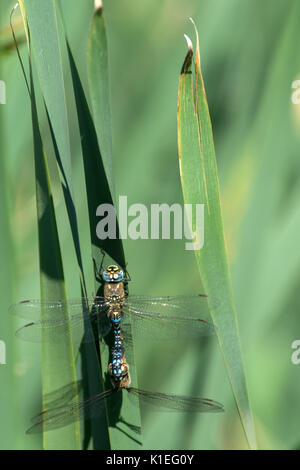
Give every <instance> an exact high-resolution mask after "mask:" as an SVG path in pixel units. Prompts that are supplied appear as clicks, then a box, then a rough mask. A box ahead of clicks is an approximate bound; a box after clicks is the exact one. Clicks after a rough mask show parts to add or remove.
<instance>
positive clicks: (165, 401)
mask: <svg viewBox="0 0 300 470" xmlns="http://www.w3.org/2000/svg"><path fill="white" fill-rule="evenodd" d="M127 392H128V394H129V396H131V397H134V398H135V399H136V398H138V399H139V401H140V402H141V404H142V405H145V406H146V407H148V408H151V410H152V411H176V412H195V413H220V412H223V411H224V406H223V405H222V404H221V403H219V402H217V401H214V400H210V399H209V398H198V397H188V396H184V395H173V394H167V393H159V392H151V391H148V390H141V389H138V388H134V387H130V388H128V389H127Z"/></svg>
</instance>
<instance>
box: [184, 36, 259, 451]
mask: <svg viewBox="0 0 300 470" xmlns="http://www.w3.org/2000/svg"><path fill="white" fill-rule="evenodd" d="M196 34H197V31H196ZM187 40H188V46H189V50H188V53H187V55H186V58H185V61H184V63H183V66H182V70H181V74H180V80H179V93H178V150H179V159H180V174H181V182H182V190H183V196H184V201H185V203H186V204H193V205H196V204H204V210H205V218H204V245H203V247H202V246H201V245H202V241H201V240H200V239H199V237H198V235H197V232H196V229H197V225H196V214H195V210H194V211H193V216H192V218H191V220H190V225H191V228H192V230H193V232H195V233H196V243H198V246H197V249H196V250H195V254H196V259H197V263H198V267H199V271H200V275H201V280H202V283H203V286H204V289H205V292H206V294H207V295H208V302H209V306H210V311H211V316H212V320H213V322H214V325H215V327H216V333H217V337H218V341H219V346H220V349H221V352H222V355H223V359H224V363H225V367H226V371H227V374H228V378H229V380H230V384H231V387H232V391H233V395H234V398H235V401H236V405H237V408H238V412H239V415H240V419H241V423H242V425H243V428H244V431H245V434H246V438H247V440H248V443H249V446H250V447H251V448H255V447H256V441H255V432H254V426H253V420H252V415H251V409H250V405H249V399H248V392H247V385H246V379H245V371H244V366H243V360H242V354H241V347H240V339H239V331H238V325H237V317H236V311H235V305H234V301H233V296H232V288H231V278H230V272H229V268H228V262H227V255H226V250H225V241H224V234H223V223H222V216H221V207H220V196H219V182H218V174H217V166H216V157H215V150H214V142H213V134H212V127H211V121H210V115H209V110H208V104H207V101H206V95H205V90H204V83H203V78H202V74H201V70H200V55H199V41H198V34H197V50H196V57H195V88H194V83H193V57H194V53H193V48H192V43H191V41H190V40H189V38H187Z"/></svg>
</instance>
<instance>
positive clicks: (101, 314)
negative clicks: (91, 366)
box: [14, 265, 224, 434]
mask: <svg viewBox="0 0 300 470" xmlns="http://www.w3.org/2000/svg"><path fill="white" fill-rule="evenodd" d="M102 279H103V281H104V283H105V284H104V296H103V297H97V298H95V297H94V298H92V299H88V300H87V299H80V300H79V301H71V302H68V303H66V302H56V303H53V302H50V303H49V302H43V303H41V302H39V301H25V302H21V303H20V304H18V305H17V306H16V307H15V309H17V311H18V312H19V313H21V314H24V312H25V313H26V315H27V312H32V311H33V312H38V315H40V314H41V313H45V311H46V314H48V316H49V319H46V320H40V319H39V318H40V317H39V316H38V320H36V321H33V322H31V323H29V324H27V325H25V326H24V327H22V328H21V329H20V330H18V331H17V335H18V336H20V337H23V338H24V337H26V335H27V338H30V339H31V340H32V339H37V338H38V339H39V340H40V339H41V337H43V336H40V334H41V331H42V330H43V329H46V330H47V333H48V332H49V333H50V335H49V337H50V339H51V340H52V339H53V340H54V339H56V340H57V337H58V336H59V334H58V331H59V330H60V327H63V330H62V331H63V334H62V335H61V336H62V337H64V334H65V331H64V327H66V326H67V323H68V322H70V323H71V324H72V328H74V327H75V325H77V323H78V321H79V318H81V319H82V313H83V310H84V308H85V306H86V311H85V312H84V313H85V314H87V316H88V318H89V319H91V318H92V321H93V320H94V321H95V322H97V324H100V331H101V332H102V335H104V336H105V334H107V333H108V331H110V330H112V333H113V344H112V347H111V351H110V353H111V354H110V358H111V359H110V360H111V362H110V363H109V364H108V374H109V376H110V379H111V384H112V388H111V389H109V390H106V391H104V392H102V393H100V394H98V395H95V396H93V397H90V398H88V399H86V400H85V401H82V402H76V401H74V400H72V394H71V397H70V396H69V392H68V390H66V389H65V390H64V391H63V394H62V397H61V398H59V397H57V394H54V396H55V400H54V403H53V405H55V406H51V403H50V404H49V405H48V406H46V409H45V410H43V411H42V412H41V413H39V414H38V415H37V416H36V417H35V418H33V425H32V426H31V428H30V429H29V430H28V431H27V433H29V434H31V433H35V432H41V431H49V430H53V429H56V428H58V427H63V426H66V425H68V424H70V423H71V422H73V421H76V420H78V419H87V418H93V417H94V416H99V415H101V414H102V413H103V411H104V409H105V404H106V401H107V400H109V399H112V398H113V397H115V396H116V395H115V394H116V393H118V394H120V393H128V394H129V396H130V397H132V398H133V399H138V400H139V401H141V402H142V403H145V404H147V405H148V406H149V405H150V406H151V407H152V408H154V409H162V410H168V411H185V412H221V411H224V408H223V405H222V404H221V403H219V402H217V401H214V400H211V399H207V398H198V397H187V396H183V395H173V394H166V393H160V392H152V391H149V390H142V389H139V388H135V387H132V386H131V378H130V371H129V364H128V362H127V360H126V356H125V352H126V347H125V343H124V336H126V328H124V318H125V319H126V318H127V315H128V316H129V315H131V317H132V318H133V320H137V321H138V322H139V321H140V320H141V319H142V325H146V324H147V320H149V324H150V326H151V324H152V323H153V322H157V323H158V325H159V327H160V329H161V330H162V329H163V328H162V325H163V324H164V323H165V325H166V326H167V329H166V333H167V335H169V336H170V335H171V332H174V331H176V329H179V333H180V335H181V333H182V327H183V326H185V327H188V330H189V331H188V333H189V335H192V334H193V333H195V330H197V334H210V333H211V332H212V325H211V324H210V323H209V322H207V321H206V320H204V319H199V318H195V319H193V318H190V317H183V316H182V315H181V314H180V312H181V311H182V309H183V308H184V311H185V312H189V311H191V308H192V307H191V306H192V305H193V304H192V303H189V302H186V301H187V300H188V299H190V297H187V296H176V297H146V296H133V300H132V298H131V297H129V296H128V295H127V285H126V283H127V282H128V279H127V277H125V273H124V271H123V270H122V269H120V268H119V267H118V266H116V265H110V266H108V267H107V269H106V270H104V271H103V272H102ZM204 298H205V296H201V295H200V296H194V299H193V300H197V301H199V299H204ZM70 308H71V316H70V318H69V319H68V320H66V318H65V312H66V310H67V309H70ZM15 309H14V310H15ZM60 309H62V310H60ZM68 312H70V310H68ZM52 317H54V318H52ZM125 326H126V324H125ZM147 327H148V325H147ZM172 328H173V329H172ZM28 332H29V333H28ZM150 332H151V330H149V329H148V330H147V331H146V334H147V335H148V336H151V337H152V335H151V334H149V333H150ZM28 335H29V336H28ZM46 336H48V335H46ZM74 390H75V388H74V387H73V389H71V392H73V394H74V395H75V393H74ZM68 396H69V398H68ZM118 396H120V395H118Z"/></svg>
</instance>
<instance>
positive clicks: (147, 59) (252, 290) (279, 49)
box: [0, 0, 300, 449]
mask: <svg viewBox="0 0 300 470" xmlns="http://www.w3.org/2000/svg"><path fill="white" fill-rule="evenodd" d="M13 5H14V2H13V1H11V0H1V5H0V28H1V29H0V80H3V81H5V83H6V92H7V95H6V101H7V103H6V104H5V105H0V188H1V197H0V260H1V269H0V306H1V316H0V340H2V341H5V344H6V353H7V357H6V362H7V363H6V365H0V416H1V419H0V448H1V449H31V448H33V449H38V448H40V447H41V437H40V436H37V437H36V436H34V437H32V436H26V435H25V433H24V431H25V429H26V428H27V427H28V425H29V422H30V418H31V416H32V415H33V414H35V413H36V412H37V411H39V408H40V404H41V388H40V381H41V374H40V347H39V346H38V345H34V344H29V343H21V342H20V341H17V339H16V338H15V336H14V331H15V330H16V328H17V327H18V325H19V323H18V322H17V320H16V319H15V318H10V317H9V314H8V307H9V305H10V304H11V303H14V302H17V301H19V300H22V299H24V298H38V297H39V270H38V250H37V225H36V206H35V183H34V170H33V168H34V166H33V165H34V163H33V149H32V130H31V121H30V101H29V98H28V95H27V91H26V88H25V83H24V79H23V76H22V74H21V69H20V65H19V62H18V60H17V55H16V52H15V50H14V47H13V43H12V38H11V34H10V31H9V27H8V26H9V13H10V10H11V8H12V7H13ZM61 5H62V9H63V12H64V18H65V22H66V27H67V31H68V35H69V37H70V41H71V44H72V46H73V50H74V52H76V60H77V62H78V63H79V64H80V66H81V73H83V79H84V80H86V77H85V76H84V73H85V69H86V47H87V34H88V27H89V23H90V20H91V14H92V11H93V1H92V0H89V1H87V0H77V1H76V8H74V2H73V1H72V0H63V1H61ZM104 7H105V19H106V24H107V29H108V43H109V61H110V79H111V90H110V92H111V103H112V121H113V122H112V123H113V138H114V175H115V183H116V189H117V195H126V196H127V197H128V205H129V204H133V203H136V202H138V203H143V204H146V205H150V204H151V203H163V202H164V203H168V204H172V203H176V202H177V203H181V204H182V202H183V201H182V193H181V187H180V179H179V167H178V155H177V123H176V109H177V88H178V79H179V72H180V68H181V65H182V62H183V59H184V56H185V53H186V43H185V41H184V38H183V34H184V33H187V34H189V35H193V31H192V26H191V25H190V23H188V21H187V18H188V17H190V16H192V17H193V18H194V20H195V22H196V24H197V27H198V29H199V35H200V48H201V63H202V71H203V75H204V80H205V86H206V92H207V97H208V103H209V107H210V112H211V118H212V124H213V130H214V137H215V145H216V155H217V162H218V170H219V177H220V185H221V203H222V210H223V219H224V225H225V236H226V242H227V248H228V255H229V260H230V264H231V273H232V280H233V291H234V297H235V301H236V306H237V312H238V322H239V327H240V332H241V343H242V350H243V355H244V361H245V367H246V374H247V380H248V386H249V395H250V401H251V405H252V409H253V414H254V419H255V426H256V431H257V435H258V442H259V447H260V448H270V449H292V448H298V447H299V446H300V432H299V426H298V420H299V417H298V416H299V414H300V405H299V403H298V402H299V400H298V394H299V387H300V379H299V373H300V365H299V366H296V365H293V364H292V362H291V355H292V352H293V350H292V348H291V344H292V342H293V341H294V340H296V339H299V338H300V324H299V320H298V310H299V308H298V304H299V288H298V279H299V274H300V273H299V271H300V250H299V248H298V238H299V233H300V204H299V201H300V185H299V179H300V163H299V143H300V142H299V141H300V105H295V104H293V103H292V100H291V97H292V93H293V89H292V83H293V81H294V80H296V79H299V78H300V54H299V50H298V49H299V48H298V41H299V39H298V34H299V27H300V4H299V2H298V1H297V0H289V2H286V1H284V0H277V2H276V7H274V2H273V1H272V0H262V1H258V0H242V1H240V0H226V1H225V0H201V1H197V0H186V1H185V2H182V1H180V0H152V1H147V2H146V1H145V2H140V1H138V0H131V1H130V2H129V1H125V0H111V1H110V2H108V1H106V2H104ZM14 21H15V24H16V30H17V31H18V38H19V40H20V41H22V38H23V35H22V28H21V23H19V25H18V21H19V20H18V15H16V17H15V20H14ZM21 52H22V55H23V57H24V59H25V61H26V49H25V47H24V46H23V47H22V48H21ZM65 67H66V79H67V80H69V75H68V73H69V72H68V70H67V62H66V64H65ZM69 98H70V104H69V106H70V108H69V111H70V122H71V124H72V125H71V127H70V133H71V145H72V156H73V166H74V174H75V178H76V168H80V166H81V162H80V161H79V159H80V158H81V151H80V145H79V144H80V140H79V139H80V136H79V133H78V126H77V123H76V119H75V116H74V113H72V110H73V109H74V108H73V106H74V103H72V97H71V96H70V97H69ZM73 116H74V117H73ZM72 120H74V122H72ZM74 189H75V196H76V202H77V209H78V211H79V221H80V222H81V227H80V230H81V232H82V233H83V236H86V237H88V236H89V235H88V231H87V230H88V227H87V224H86V214H85V213H83V212H84V211H85V204H84V198H82V188H81V187H80V185H79V184H78V185H75V188H74ZM55 203H56V205H57V210H58V213H59V209H60V204H61V205H62V200H60V199H59V197H57V199H56V201H55ZM85 227H86V232H85ZM68 236H69V234H68V233H67V232H66V236H65V237H64V239H63V240H62V242H63V251H64V261H65V266H66V270H67V276H68V277H67V288H68V293H69V295H72V292H73V291H75V287H74V279H75V273H73V271H72V266H74V252H73V251H72V248H71V247H70V240H69V238H68ZM87 239H88V238H87ZM124 249H125V253H126V259H127V261H128V269H129V271H130V275H131V278H132V282H131V284H130V292H131V293H141V294H142V293H143V294H150V295H151V294H152V295H160V294H161V295H172V294H180V293H182V294H184V293H187V294H188V293H193V292H194V293H195V292H198V291H199V275H198V272H197V267H196V263H195V258H194V254H193V252H189V251H185V249H184V241H179V240H175V241H174V240H170V241H167V240H152V241H151V240H135V241H134V240H125V241H124ZM76 282H77V278H76ZM73 295H74V294H73ZM298 325H299V326H298ZM168 346H169V345H168ZM137 362H138V364H137V365H138V381H139V386H140V387H141V388H145V389H147V388H149V389H152V390H158V391H165V392H173V393H182V394H187V395H188V394H190V395H203V396H207V397H209V398H214V399H217V400H218V401H220V402H222V403H224V405H225V408H226V413H224V414H223V415H215V416H214V415H211V416H210V415H206V416H205V415H203V416H201V415H198V416H196V415H193V416H188V415H183V414H178V415H173V414H171V415H170V414H164V413H143V415H142V423H143V442H144V446H145V447H146V448H154V449H171V448H178V449H189V448H191V449H224V448H233V449H239V448H245V446H246V443H245V439H244V435H243V431H242V427H241V424H240V421H239V418H238V415H237V412H236V409H235V404H234V400H233V397H232V393H231V389H230V387H229V384H228V380H227V376H226V374H225V371H224V365H223V361H222V358H221V356H220V353H219V350H218V346H217V344H216V341H215V340H213V339H210V340H202V341H201V343H197V342H190V343H189V344H186V342H182V344H180V343H177V344H174V345H171V347H168V348H166V347H164V346H163V345H157V344H156V343H155V347H153V345H152V344H151V342H149V343H148V344H147V343H142V342H138V345H137Z"/></svg>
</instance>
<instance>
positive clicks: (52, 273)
mask: <svg viewBox="0 0 300 470" xmlns="http://www.w3.org/2000/svg"><path fill="white" fill-rule="evenodd" d="M21 6H22V13H23V18H24V24H25V29H26V31H28V30H27V23H26V16H25V10H24V5H23V4H22V5H21ZM27 38H29V34H27ZM28 50H29V54H30V50H31V49H30V43H28ZM29 61H30V93H31V112H32V128H33V140H34V159H35V178H36V202H37V217H38V241H39V259H40V288H41V300H63V299H65V298H66V291H65V282H64V273H63V266H62V258H61V250H60V244H59V239H58V231H57V225H56V217H55V212H54V204H53V197H52V190H51V184H50V179H49V171H48V164H47V159H46V155H45V152H44V149H43V143H42V138H41V133H40V128H39V121H38V114H37V107H36V99H35V90H34V84H33V76H32V67H31V60H30V56H29ZM41 313H42V319H43V320H47V319H49V314H47V312H45V311H44V310H42V312H41ZM60 314H61V313H60ZM65 315H66V317H67V315H68V312H67V311H66V312H65ZM53 316H55V311H53V312H52V313H51V318H53ZM42 335H43V337H44V338H45V341H43V343H42V382H43V395H45V394H47V393H51V392H52V391H53V390H56V389H59V388H60V387H62V386H63V385H65V384H67V383H74V397H75V400H76V396H77V389H76V370H75V360H74V352H73V345H72V335H71V330H70V329H68V334H67V335H66V340H65V341H64V342H62V343H59V344H55V345H53V344H51V343H48V341H47V338H46V336H47V330H46V329H45V330H44V331H42ZM43 437H44V448H45V449H80V448H81V442H80V427H79V423H78V422H75V423H74V424H71V425H70V426H68V427H67V428H62V429H60V430H57V431H55V432H53V433H50V434H49V433H44V435H43Z"/></svg>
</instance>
